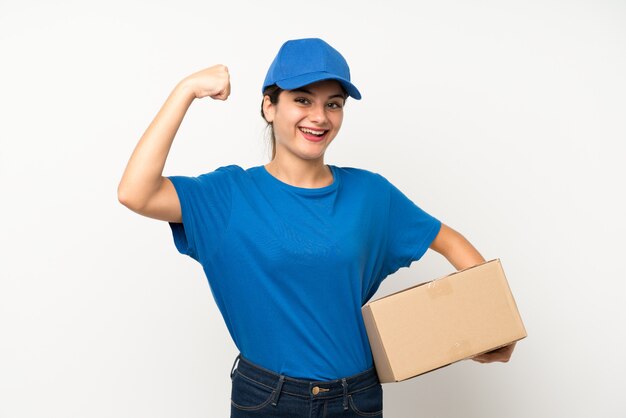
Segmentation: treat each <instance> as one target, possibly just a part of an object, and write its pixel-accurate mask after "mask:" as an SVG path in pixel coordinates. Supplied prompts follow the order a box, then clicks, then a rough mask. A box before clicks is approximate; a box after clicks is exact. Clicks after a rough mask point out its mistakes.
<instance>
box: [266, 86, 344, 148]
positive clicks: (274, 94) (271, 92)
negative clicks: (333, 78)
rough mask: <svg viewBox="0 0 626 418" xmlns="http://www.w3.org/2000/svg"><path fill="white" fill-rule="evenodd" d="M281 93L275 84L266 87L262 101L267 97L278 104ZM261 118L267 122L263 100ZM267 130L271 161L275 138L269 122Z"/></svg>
mask: <svg viewBox="0 0 626 418" xmlns="http://www.w3.org/2000/svg"><path fill="white" fill-rule="evenodd" d="M340 87H341V90H342V91H343V94H344V102H345V100H348V92H347V91H346V89H345V88H344V87H343V86H342V85H341V84H340ZM283 91H284V90H283V89H281V88H280V87H278V86H277V85H276V84H272V85H271V86H267V87H266V88H265V90H263V99H265V96H269V98H270V103H271V104H273V105H275V104H277V103H278V96H280V93H281V92H283ZM261 117H262V118H263V119H264V120H265V122H267V119H265V112H263V100H261ZM267 129H269V130H270V135H271V137H270V145H271V147H272V158H271V160H273V159H274V157H276V137H275V136H274V129H273V126H272V123H271V122H267Z"/></svg>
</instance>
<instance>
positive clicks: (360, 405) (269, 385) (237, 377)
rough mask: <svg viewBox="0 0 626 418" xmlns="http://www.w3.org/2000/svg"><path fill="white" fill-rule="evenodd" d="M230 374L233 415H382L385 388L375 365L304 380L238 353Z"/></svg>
mask: <svg viewBox="0 0 626 418" xmlns="http://www.w3.org/2000/svg"><path fill="white" fill-rule="evenodd" d="M237 360H239V364H238V365H237V369H235V364H236V363H237ZM230 378H231V380H232V390H231V397H230V405H231V408H230V414H231V415H230V416H231V418H239V417H292V418H293V417H306V418H317V417H319V418H326V417H329V418H330V417H345V418H348V417H378V418H382V416H383V388H382V386H381V384H380V381H379V380H378V375H377V374H376V369H375V368H374V367H372V368H371V369H368V370H366V371H364V372H362V373H358V374H355V375H352V376H348V377H344V378H342V379H336V380H327V381H317V380H303V379H295V378H292V377H289V376H285V375H279V374H276V373H274V372H272V371H271V370H267V369H264V368H263V367H261V366H258V365H256V364H254V363H252V362H251V361H249V360H247V359H245V358H244V357H243V356H242V355H241V354H239V355H238V356H237V358H235V362H234V363H233V368H232V370H231V372H230Z"/></svg>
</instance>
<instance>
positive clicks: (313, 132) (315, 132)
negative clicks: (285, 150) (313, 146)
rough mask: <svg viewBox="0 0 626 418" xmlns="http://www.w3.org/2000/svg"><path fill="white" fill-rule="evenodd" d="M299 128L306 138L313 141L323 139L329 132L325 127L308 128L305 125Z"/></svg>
mask: <svg viewBox="0 0 626 418" xmlns="http://www.w3.org/2000/svg"><path fill="white" fill-rule="evenodd" d="M298 129H300V132H301V133H302V136H303V137H304V138H305V139H307V140H309V141H313V142H319V141H321V140H323V139H324V138H326V135H327V134H328V130H323V129H313V128H306V127H303V126H301V127H299V128H298Z"/></svg>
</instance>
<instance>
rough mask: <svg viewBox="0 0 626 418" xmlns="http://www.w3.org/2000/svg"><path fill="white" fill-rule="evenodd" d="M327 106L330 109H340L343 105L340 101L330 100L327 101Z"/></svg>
mask: <svg viewBox="0 0 626 418" xmlns="http://www.w3.org/2000/svg"><path fill="white" fill-rule="evenodd" d="M328 107H330V108H331V109H341V108H342V107H343V106H342V105H341V104H340V103H335V102H330V103H328Z"/></svg>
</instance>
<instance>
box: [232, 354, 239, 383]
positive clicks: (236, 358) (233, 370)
mask: <svg viewBox="0 0 626 418" xmlns="http://www.w3.org/2000/svg"><path fill="white" fill-rule="evenodd" d="M240 357H241V353H239V354H237V357H235V361H234V362H233V368H232V369H230V379H231V380H232V379H233V374H234V372H235V363H237V360H239V358H240Z"/></svg>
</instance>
